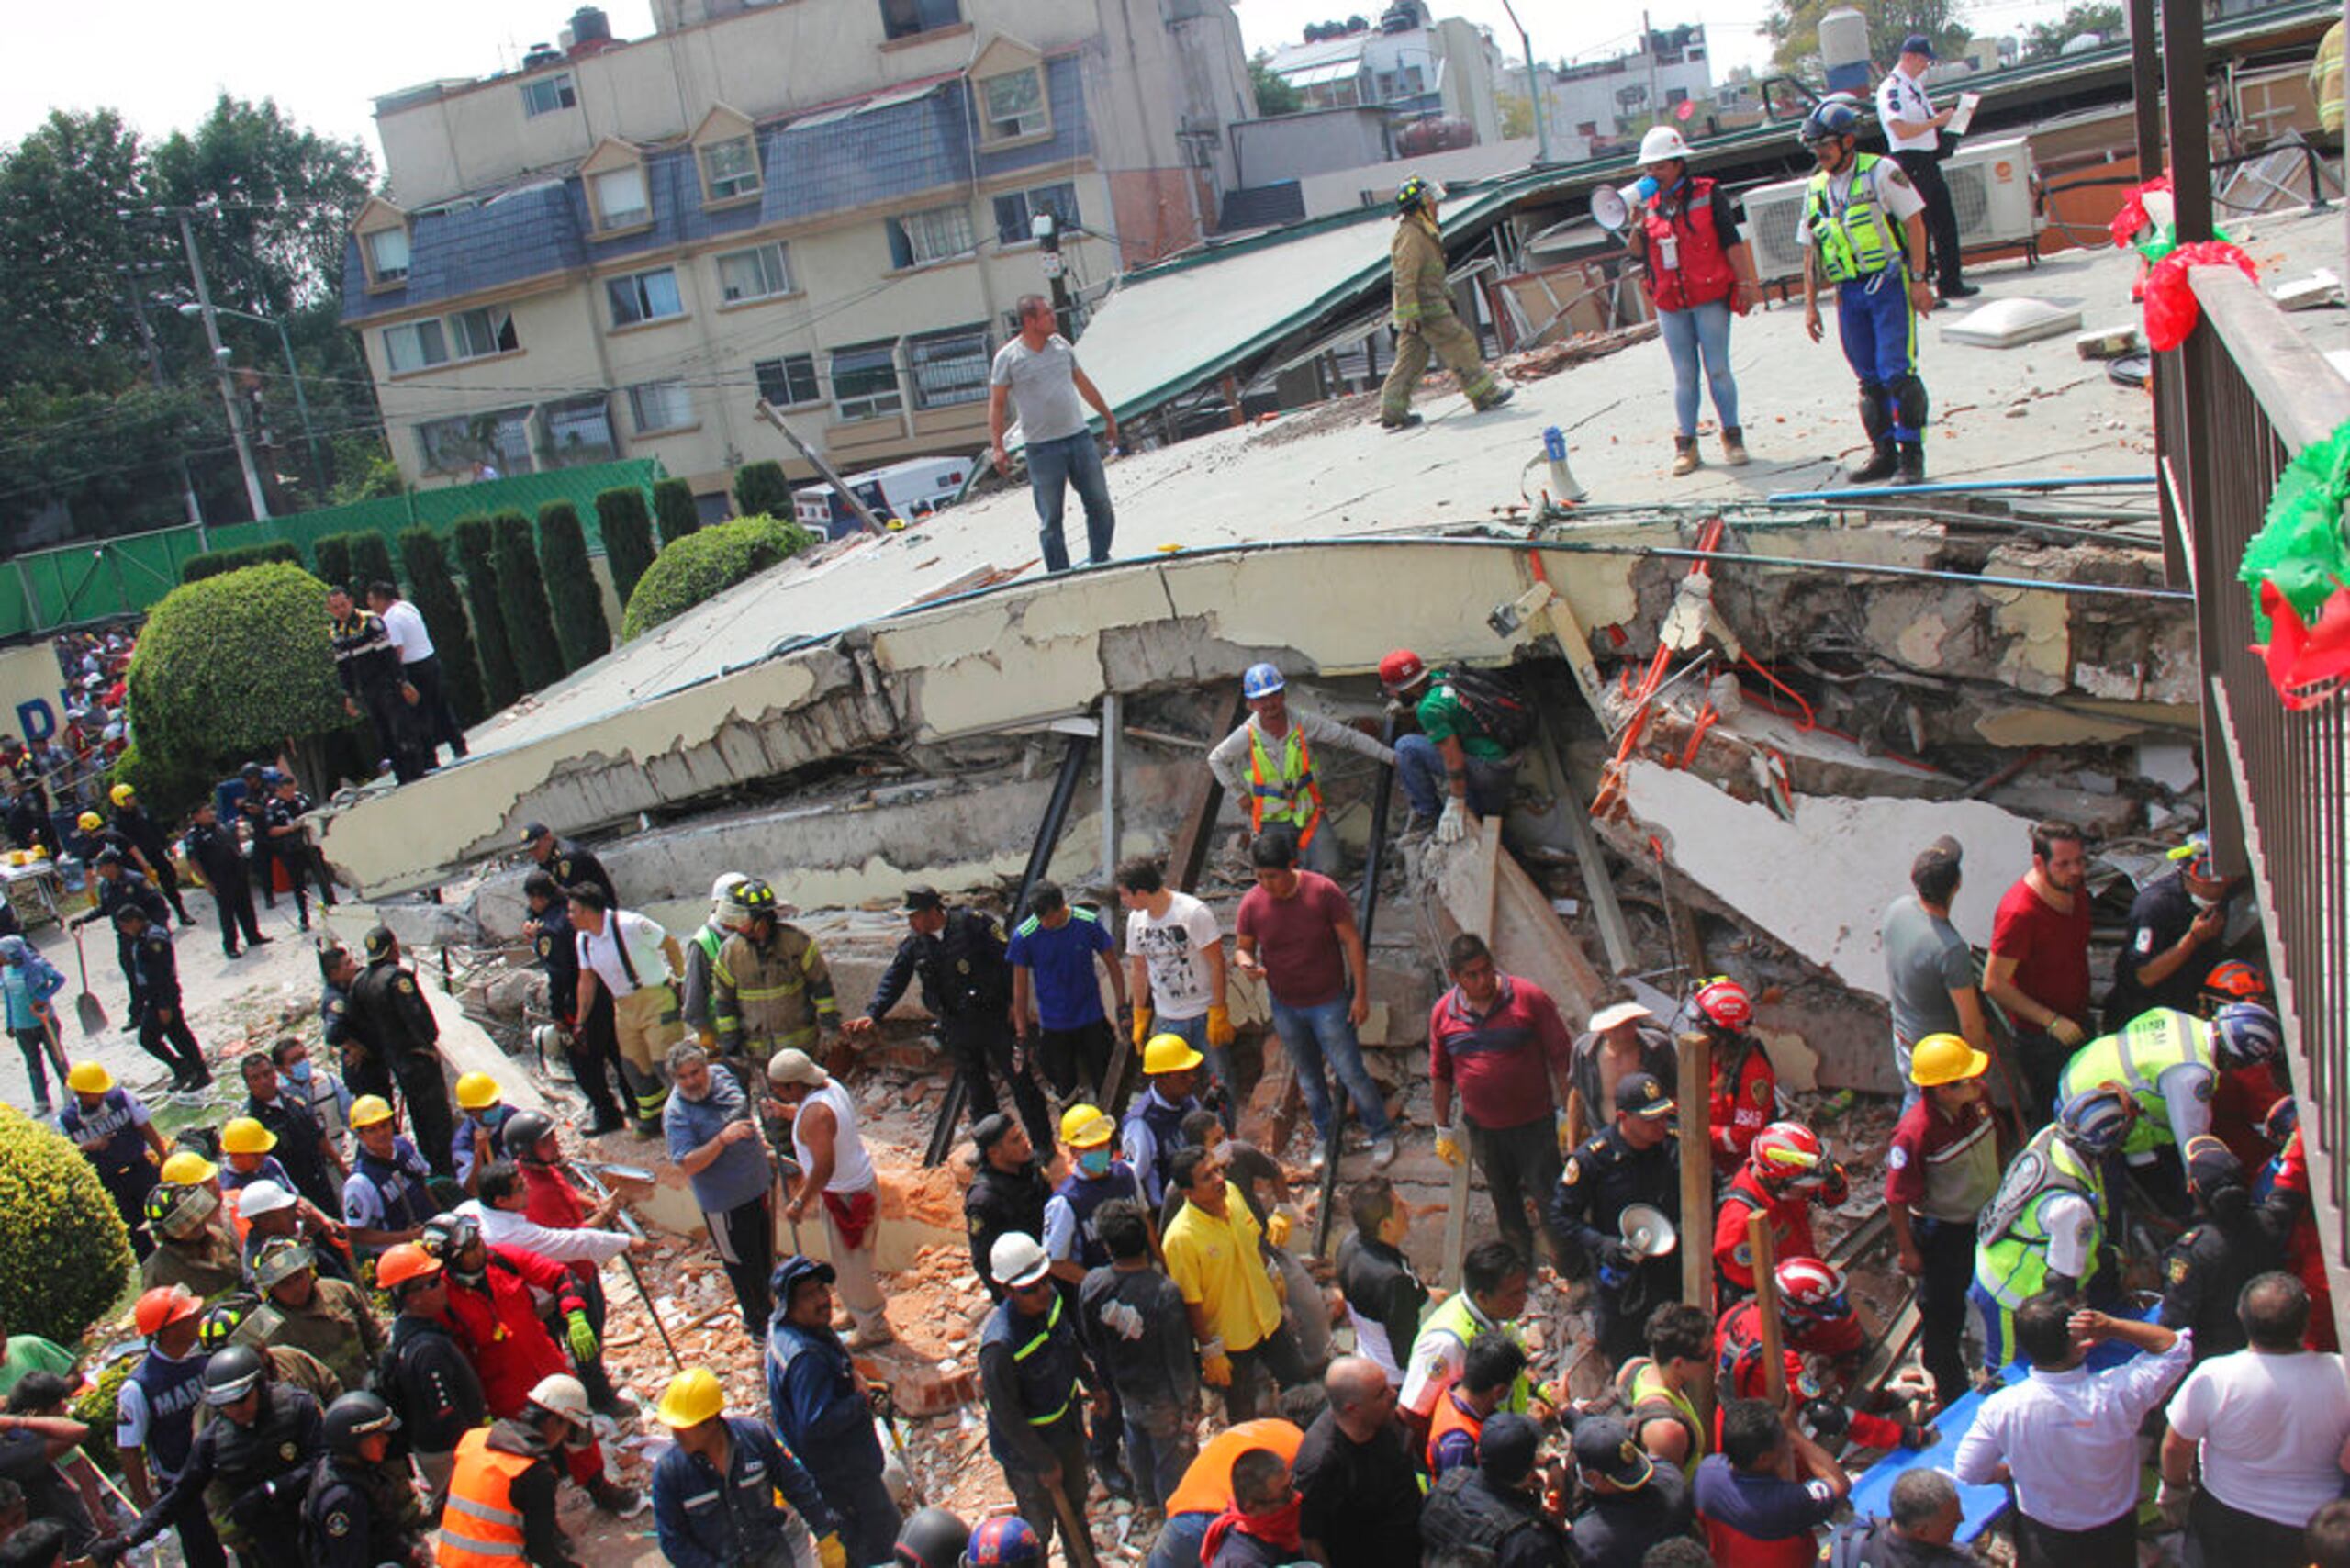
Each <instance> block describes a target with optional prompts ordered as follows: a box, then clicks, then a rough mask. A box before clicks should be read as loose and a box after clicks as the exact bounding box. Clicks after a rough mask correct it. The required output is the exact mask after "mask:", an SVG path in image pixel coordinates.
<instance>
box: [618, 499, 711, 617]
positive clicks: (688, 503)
mask: <svg viewBox="0 0 2350 1568" xmlns="http://www.w3.org/2000/svg"><path fill="white" fill-rule="evenodd" d="M653 515H654V517H655V518H656V519H657V520H659V521H660V524H661V543H662V545H663V546H664V547H665V548H666V546H668V545H671V544H675V543H677V541H678V540H680V539H683V538H685V537H686V536H687V535H688V534H690V533H693V532H696V531H698V530H699V528H700V527H701V508H700V507H699V506H697V505H695V504H694V487H692V486H691V485H688V484H687V483H686V482H685V481H684V480H683V479H662V480H658V481H656V482H655V484H654V487H653ZM623 602H625V601H623Z"/></svg>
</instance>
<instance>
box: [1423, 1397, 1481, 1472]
mask: <svg viewBox="0 0 2350 1568" xmlns="http://www.w3.org/2000/svg"><path fill="white" fill-rule="evenodd" d="M1484 1429H1485V1418H1484V1417H1483V1416H1472V1415H1471V1414H1470V1413H1469V1412H1468V1411H1466V1410H1463V1409H1462V1408H1460V1401H1459V1400H1457V1399H1455V1398H1453V1397H1452V1390H1451V1389H1449V1388H1447V1389H1446V1390H1445V1391H1444V1392H1443V1393H1442V1394H1439V1395H1438V1396H1437V1402H1436V1413H1435V1414H1434V1415H1432V1416H1430V1417H1428V1454H1427V1471H1428V1473H1429V1474H1430V1475H1434V1474H1435V1473H1436V1452H1437V1445H1438V1443H1440V1442H1442V1441H1443V1440H1444V1435H1445V1434H1446V1433H1447V1432H1455V1431H1460V1432H1466V1433H1468V1434H1469V1446H1470V1447H1471V1448H1472V1449H1474V1448H1475V1447H1476V1446H1477V1439H1478V1436H1479V1435H1480V1434H1481V1433H1483V1431H1484Z"/></svg>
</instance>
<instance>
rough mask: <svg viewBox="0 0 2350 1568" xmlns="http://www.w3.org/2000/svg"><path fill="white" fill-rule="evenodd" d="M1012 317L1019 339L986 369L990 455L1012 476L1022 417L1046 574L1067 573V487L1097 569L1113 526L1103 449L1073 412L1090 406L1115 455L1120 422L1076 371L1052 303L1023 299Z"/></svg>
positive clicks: (1088, 558) (1097, 391) (997, 353)
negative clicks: (1013, 417) (1015, 433)
mask: <svg viewBox="0 0 2350 1568" xmlns="http://www.w3.org/2000/svg"><path fill="white" fill-rule="evenodd" d="M1013 311H1014V313H1015V314H1017V315H1018V316H1019V318H1020V334H1019V336H1017V337H1015V338H1013V340H1012V341H1011V342H1008V343H1006V344H1004V345H1003V347H1002V348H1000V349H998V350H996V351H995V362H994V363H993V364H990V366H989V367H988V454H989V455H990V457H991V458H993V459H994V461H995V468H996V472H997V473H999V474H1009V473H1010V472H1012V460H1011V458H1010V457H1008V456H1007V455H1005V454H1004V450H1003V437H1004V430H1005V420H1004V413H1005V409H1006V406H1007V405H1009V406H1010V408H1011V409H1013V411H1015V412H1017V413H1018V414H1019V416H1020V440H1021V444H1022V454H1023V455H1024V456H1025V457H1026V458H1027V460H1028V493H1029V495H1030V496H1031V497H1032V498H1034V499H1035V503H1036V521H1037V525H1038V526H1037V532H1036V538H1037V542H1038V543H1040V544H1041V545H1042V546H1043V549H1044V552H1045V570H1046V571H1048V572H1066V571H1068V570H1069V541H1068V539H1067V538H1066V537H1065V536H1064V535H1063V534H1062V532H1061V505H1062V502H1063V501H1064V500H1065V499H1066V498H1067V489H1066V487H1068V486H1071V485H1074V486H1075V487H1077V498H1078V499H1079V500H1080V501H1082V502H1083V503H1084V505H1085V544H1086V564H1087V565H1088V566H1100V565H1102V563H1103V562H1105V561H1107V560H1109V558H1110V538H1111V535H1112V534H1113V533H1114V532H1116V531H1117V526H1118V519H1117V514H1116V513H1115V512H1113V511H1112V510H1111V509H1110V481H1109V480H1108V479H1107V478H1105V477H1103V476H1102V449H1101V448H1100V447H1098V446H1096V445H1094V444H1093V432H1092V431H1090V430H1087V429H1086V428H1085V410H1084V409H1081V408H1080V407H1078V399H1079V398H1084V399H1085V400H1086V401H1087V402H1088V403H1091V404H1092V405H1093V411H1094V412H1095V413H1097V414H1100V415H1101V416H1102V434H1103V435H1104V437H1106V438H1107V440H1108V441H1109V442H1110V444H1111V445H1112V446H1113V447H1114V446H1116V445H1117V444H1118V416H1117V415H1116V414H1114V413H1113V412H1112V411H1111V409H1110V405H1109V404H1108V403H1107V402H1105V401H1104V400H1103V399H1102V389H1101V388H1100V387H1098V386H1094V385H1093V379H1092V377H1091V376H1089V375H1086V374H1085V372H1084V371H1083V370H1081V369H1080V368H1079V367H1078V363H1077V351H1076V350H1074V349H1072V348H1070V347H1069V340H1068V339H1067V338H1064V337H1062V336H1061V335H1060V332H1059V330H1057V322H1056V321H1055V320H1054V318H1053V302H1052V301H1051V300H1049V299H1046V297H1044V296H1043V295H1041V294H1024V295H1022V296H1021V297H1020V298H1019V300H1018V302H1017V303H1015V304H1014V305H1013Z"/></svg>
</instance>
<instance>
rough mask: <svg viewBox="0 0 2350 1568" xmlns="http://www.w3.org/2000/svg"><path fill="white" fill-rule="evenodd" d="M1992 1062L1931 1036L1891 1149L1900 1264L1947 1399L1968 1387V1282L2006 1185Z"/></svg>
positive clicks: (1890, 1205)
mask: <svg viewBox="0 0 2350 1568" xmlns="http://www.w3.org/2000/svg"><path fill="white" fill-rule="evenodd" d="M1990 1065H1991V1058H1989V1057H1987V1056H1986V1055H1985V1054H1984V1053H1983V1052H1981V1051H1978V1050H1976V1049H1975V1047H1973V1046H1970V1045H1968V1044H1967V1043H1966V1042H1965V1041H1964V1039H1961V1038H1960V1037H1959V1036H1956V1035H1928V1036H1926V1037H1925V1038H1924V1039H1922V1040H1919V1042H1918V1043H1917V1046H1916V1047H1915V1048H1914V1049H1913V1050H1912V1051H1911V1053H1910V1057H1909V1081H1910V1084H1911V1085H1912V1086H1913V1087H1914V1088H1915V1089H1916V1090H1917V1091H1918V1098H1917V1099H1916V1100H1915V1101H1914V1102H1912V1103H1911V1104H1910V1105H1909V1108H1908V1109H1907V1110H1905V1111H1903V1112H1902V1113H1901V1119H1900V1120H1899V1121H1898V1122H1896V1123H1895V1124H1894V1127H1893V1142H1892V1143H1891V1145H1890V1146H1888V1147H1887V1148H1886V1151H1885V1212H1886V1216H1887V1217H1888V1218H1889V1219H1890V1220H1891V1222H1892V1225H1893V1241H1894V1246H1895V1248H1896V1249H1897V1253H1896V1256H1897V1260H1898V1263H1899V1267H1900V1270H1901V1271H1902V1272H1903V1273H1905V1274H1907V1275H1908V1276H1909V1277H1910V1278H1911V1279H1914V1280H1916V1281H1917V1282H1918V1341H1919V1350H1920V1359H1921V1360H1922V1361H1924V1362H1925V1366H1926V1375H1927V1376H1929V1377H1930V1378H1932V1379H1933V1380H1934V1394H1935V1396H1936V1397H1937V1398H1938V1399H1940V1400H1941V1401H1942V1404H1944V1405H1949V1404H1950V1403H1951V1402H1952V1401H1953V1400H1955V1399H1956V1398H1958V1396H1959V1395H1960V1394H1964V1393H1965V1392H1966V1361H1965V1358H1964V1356H1963V1355H1962V1354H1961V1353H1960V1349H1959V1342H1960V1340H1961V1339H1963V1338H1964V1337H1965V1333H1966V1287H1967V1286H1968V1285H1969V1284H1971V1283H1973V1282H1974V1279H1975V1220H1976V1218H1977V1217H1978V1216H1980V1215H1981V1214H1982V1212H1983V1208H1984V1205H1986V1204H1988V1203H1989V1202H1990V1201H1991V1199H1992V1196H1993V1195H1994V1194H1995V1193H1997V1192H1998V1190H1999V1137H1998V1133H1997V1130H1996V1129H1995V1128H1994V1127H1993V1126H1992V1123H1991V1101H1990V1096H1989V1095H1988V1094H1986V1092H1984V1086H1983V1074H1984V1072H1985V1070H1986V1069H1988V1068H1989V1067H1990Z"/></svg>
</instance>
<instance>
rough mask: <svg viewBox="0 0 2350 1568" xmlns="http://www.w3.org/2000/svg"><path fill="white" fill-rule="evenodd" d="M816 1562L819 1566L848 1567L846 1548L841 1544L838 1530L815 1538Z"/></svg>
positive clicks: (826, 1567)
mask: <svg viewBox="0 0 2350 1568" xmlns="http://www.w3.org/2000/svg"><path fill="white" fill-rule="evenodd" d="M816 1562H818V1564H819V1565H820V1568H848V1548H847V1547H845V1546H843V1545H842V1544H841V1532H840V1531H838V1530H834V1531H832V1532H831V1533H830V1534H828V1535H820V1536H818V1537H817V1538H816Z"/></svg>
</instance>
